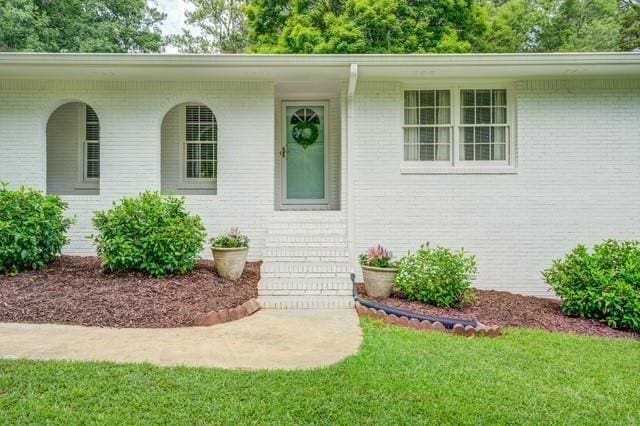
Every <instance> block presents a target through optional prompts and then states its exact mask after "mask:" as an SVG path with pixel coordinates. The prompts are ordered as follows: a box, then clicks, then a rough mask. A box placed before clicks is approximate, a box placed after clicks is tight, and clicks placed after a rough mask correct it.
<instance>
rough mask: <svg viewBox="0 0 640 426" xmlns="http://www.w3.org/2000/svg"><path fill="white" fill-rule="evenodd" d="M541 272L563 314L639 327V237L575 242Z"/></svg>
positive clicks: (610, 323) (637, 329)
mask: <svg viewBox="0 0 640 426" xmlns="http://www.w3.org/2000/svg"><path fill="white" fill-rule="evenodd" d="M543 275H544V278H545V280H546V281H547V283H549V285H550V286H551V288H553V290H554V291H555V292H556V294H557V295H558V296H560V297H561V298H562V299H563V301H564V302H563V304H562V310H563V312H564V313H565V314H566V315H569V316H572V317H581V318H591V319H596V320H599V321H602V322H605V323H606V324H608V325H609V326H610V327H613V328H623V329H630V330H634V331H640V241H616V240H607V241H604V242H602V243H601V244H597V245H596V246H594V248H593V251H591V252H590V251H589V250H588V249H587V248H586V247H585V246H583V245H579V246H578V247H576V248H575V249H573V251H571V252H570V253H569V254H567V255H566V256H565V257H564V259H560V260H555V261H554V262H553V266H552V267H551V268H549V269H547V270H546V271H544V272H543Z"/></svg>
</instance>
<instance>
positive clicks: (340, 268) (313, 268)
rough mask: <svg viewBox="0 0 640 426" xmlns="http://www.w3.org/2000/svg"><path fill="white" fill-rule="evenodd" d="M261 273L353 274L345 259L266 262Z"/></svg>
mask: <svg viewBox="0 0 640 426" xmlns="http://www.w3.org/2000/svg"><path fill="white" fill-rule="evenodd" d="M261 271H262V272H263V273H269V272H321V273H323V272H331V273H335V272H351V267H350V264H349V262H348V260H347V259H346V258H345V259H344V260H343V261H341V262H322V261H320V262H310V261H305V260H302V261H301V260H295V261H293V262H287V261H282V260H278V261H276V262H264V263H263V264H262V268H261Z"/></svg>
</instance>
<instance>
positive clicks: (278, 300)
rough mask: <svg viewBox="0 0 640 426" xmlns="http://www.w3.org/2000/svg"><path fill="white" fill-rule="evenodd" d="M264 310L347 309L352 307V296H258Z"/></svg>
mask: <svg viewBox="0 0 640 426" xmlns="http://www.w3.org/2000/svg"><path fill="white" fill-rule="evenodd" d="M258 301H259V302H260V306H262V307H263V308H265V309H348V308H353V307H354V300H353V296H346V295H343V296H340V295H335V296H334V295H320V296H317V295H311V296H270V295H265V296H258Z"/></svg>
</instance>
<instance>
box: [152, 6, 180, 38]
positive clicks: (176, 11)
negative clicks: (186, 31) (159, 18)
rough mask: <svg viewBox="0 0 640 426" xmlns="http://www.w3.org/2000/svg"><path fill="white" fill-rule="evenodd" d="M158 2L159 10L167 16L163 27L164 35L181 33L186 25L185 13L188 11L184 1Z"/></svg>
mask: <svg viewBox="0 0 640 426" xmlns="http://www.w3.org/2000/svg"><path fill="white" fill-rule="evenodd" d="M156 1H157V3H158V9H160V10H161V11H162V12H164V13H166V14H167V19H165V21H164V24H163V25H162V33H163V34H164V35H169V34H176V33H179V32H181V30H182V25H183V23H184V12H185V10H187V6H186V5H185V2H184V1H183V0H156ZM151 3H152V2H151Z"/></svg>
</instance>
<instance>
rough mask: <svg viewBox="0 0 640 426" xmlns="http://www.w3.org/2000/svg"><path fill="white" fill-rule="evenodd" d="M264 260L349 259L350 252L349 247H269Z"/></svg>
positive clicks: (265, 250) (264, 253)
mask: <svg viewBox="0 0 640 426" xmlns="http://www.w3.org/2000/svg"><path fill="white" fill-rule="evenodd" d="M262 256H263V260H265V261H271V260H277V259H278V258H281V259H283V260H286V259H287V258H301V259H305V260H311V258H314V257H321V258H323V259H324V258H336V259H347V260H348V257H349V250H348V248H347V247H319V246H316V247H314V246H311V247H310V246H303V247H291V246H280V247H267V248H265V249H264V250H263V253H262Z"/></svg>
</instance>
